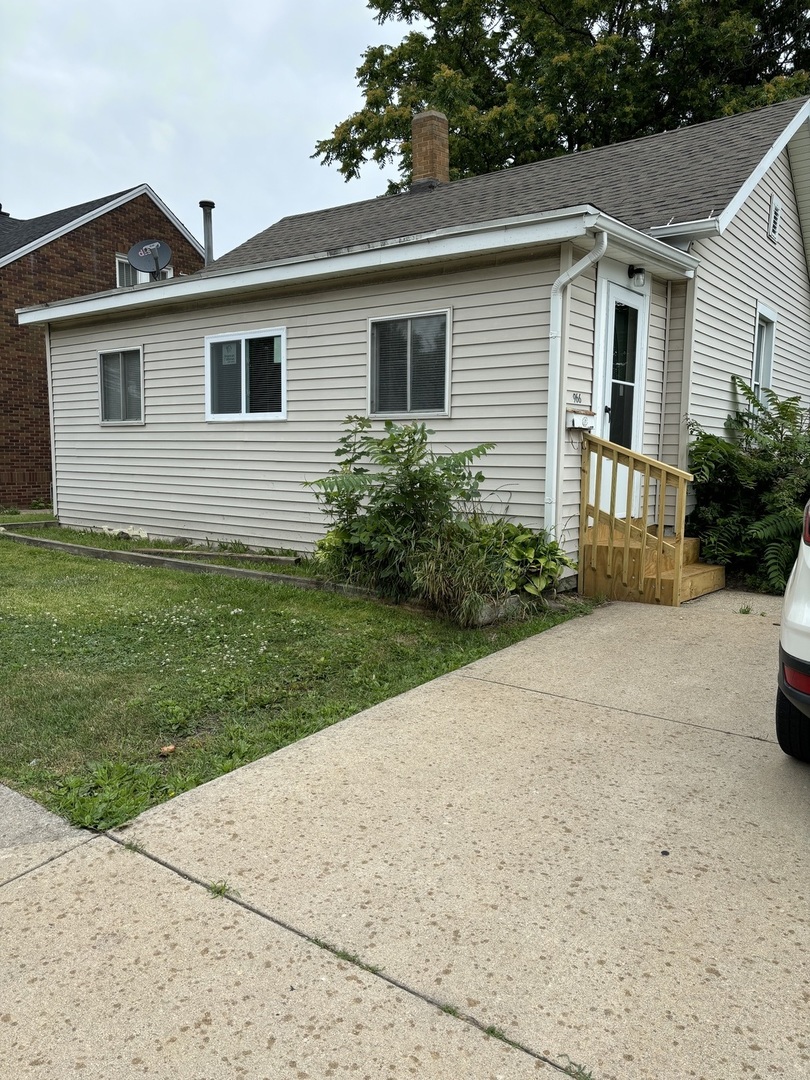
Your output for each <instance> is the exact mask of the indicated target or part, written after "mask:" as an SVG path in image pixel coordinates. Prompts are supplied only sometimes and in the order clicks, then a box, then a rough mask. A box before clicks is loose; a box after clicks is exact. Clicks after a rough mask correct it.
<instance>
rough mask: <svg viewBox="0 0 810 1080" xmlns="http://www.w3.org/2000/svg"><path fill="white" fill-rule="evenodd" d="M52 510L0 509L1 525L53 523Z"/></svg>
mask: <svg viewBox="0 0 810 1080" xmlns="http://www.w3.org/2000/svg"><path fill="white" fill-rule="evenodd" d="M53 520H54V516H53V513H52V512H51V511H50V510H8V509H6V508H5V507H2V508H0V525H19V524H20V523H21V522H25V521H53Z"/></svg>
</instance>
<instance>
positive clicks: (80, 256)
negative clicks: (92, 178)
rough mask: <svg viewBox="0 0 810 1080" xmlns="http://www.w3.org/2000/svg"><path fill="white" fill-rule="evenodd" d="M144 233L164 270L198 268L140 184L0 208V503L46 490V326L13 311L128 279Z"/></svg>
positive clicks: (183, 233) (186, 240) (189, 244)
mask: <svg viewBox="0 0 810 1080" xmlns="http://www.w3.org/2000/svg"><path fill="white" fill-rule="evenodd" d="M150 238H155V239H160V240H164V241H165V242H167V243H168V244H169V246H170V248H171V250H172V259H171V263H170V268H169V270H168V271H167V272H166V274H167V276H171V275H172V274H174V275H180V274H193V273H195V272H196V271H197V270H199V269H200V268H201V267H202V265H203V262H204V259H203V249H202V247H201V245H200V244H199V243H198V242H197V240H195V238H194V237H193V236H192V235H191V234H190V233H189V232H188V230H187V229H186V228H185V227H184V226H183V225H182V224H181V223H180V221H178V219H177V218H176V217H175V216H174V215H173V214H172V213H171V211H170V210H169V209H168V207H167V206H166V205H165V204H164V203H163V202H161V200H160V199H159V198H158V196H157V195H156V194H155V193H154V192H153V191H152V189H151V188H150V187H149V186H148V185H147V184H141V185H139V186H138V187H134V188H130V189H129V190H127V191H121V192H118V193H117V194H115V195H107V196H106V197H105V198H102V199H95V200H93V201H92V202H86V203H82V204H81V205H79V206H71V207H68V208H67V209H65V210H57V211H55V212H54V213H52V214H45V215H43V216H42V217H37V218H31V219H29V220H18V219H16V218H13V217H11V216H10V214H8V213H6V212H5V211H3V210H2V207H0V506H19V507H22V506H29V505H30V504H31V502H35V501H43V502H44V501H47V500H48V499H50V495H51V449H50V423H49V408H48V382H47V368H46V353H45V349H46V345H45V331H44V330H43V328H42V327H39V326H19V325H18V323H17V317H16V315H15V310H16V309H17V308H21V307H29V306H30V305H32V304H43V303H50V302H52V301H54V300H64V299H66V298H68V297H71V296H80V295H82V294H85V293H89V292H99V291H103V290H106V289H115V288H117V287H126V286H131V285H134V284H137V278H138V275H137V274H136V273H135V272H134V271H132V269H131V267H129V266H128V264H127V263H126V259H125V258H123V257H124V256H126V253H127V252H128V251H129V249H130V248H131V247H132V245H133V244H134V243H136V242H137V241H138V240H145V239H150ZM141 276H143V275H141Z"/></svg>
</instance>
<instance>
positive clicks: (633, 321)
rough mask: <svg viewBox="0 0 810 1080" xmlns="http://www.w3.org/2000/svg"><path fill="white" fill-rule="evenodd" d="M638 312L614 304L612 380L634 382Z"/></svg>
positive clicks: (632, 308)
mask: <svg viewBox="0 0 810 1080" xmlns="http://www.w3.org/2000/svg"><path fill="white" fill-rule="evenodd" d="M637 340H638V311H636V309H635V308H634V307H629V306H628V305H627V304H616V308H615V311H614V313H613V378H614V379H618V380H619V381H620V382H630V383H631V382H635V380H636V342H637Z"/></svg>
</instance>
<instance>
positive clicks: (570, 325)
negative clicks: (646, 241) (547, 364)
mask: <svg viewBox="0 0 810 1080" xmlns="http://www.w3.org/2000/svg"><path fill="white" fill-rule="evenodd" d="M596 273H597V270H596V267H595V266H594V267H591V268H590V269H589V270H587V271H586V272H585V273H584V274H582V275H581V276H580V277H578V278H575V279H574V280H573V281H572V282H571V284H570V285H569V286H568V288H567V289H566V317H565V318H564V321H563V325H564V338H563V354H564V357H565V388H564V395H563V396H564V401H565V406H566V408H572V409H593V349H594V332H595V324H594V318H595V306H596ZM575 395H578V397H579V399H580V400H577V399H576V397H575ZM560 434H561V437H562V439H563V444H562V451H561V452H562V455H563V462H562V491H561V493H560V494H561V499H562V508H561V516H560V520H559V523H558V528H557V533H558V536H557V539H559V540H561V541H562V542H563V544H564V546H565V549H566V551H568V553H569V554H571V555H573V556H576V554H577V549H578V545H579V496H580V477H581V471H582V436H581V434H580V433H579V432H577V431H566V430H563V431H562V432H561V433H560Z"/></svg>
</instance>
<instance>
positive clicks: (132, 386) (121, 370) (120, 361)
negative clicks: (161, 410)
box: [101, 349, 142, 423]
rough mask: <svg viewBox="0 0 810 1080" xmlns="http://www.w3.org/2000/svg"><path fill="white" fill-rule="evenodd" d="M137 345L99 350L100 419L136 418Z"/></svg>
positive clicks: (138, 395) (138, 411)
mask: <svg viewBox="0 0 810 1080" xmlns="http://www.w3.org/2000/svg"><path fill="white" fill-rule="evenodd" d="M141 417H142V411H141V353H140V349H126V350H124V351H122V352H108V353H102V354H101V419H102V420H104V421H108V422H118V423H121V422H124V421H127V420H129V421H135V420H140V419H141Z"/></svg>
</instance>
